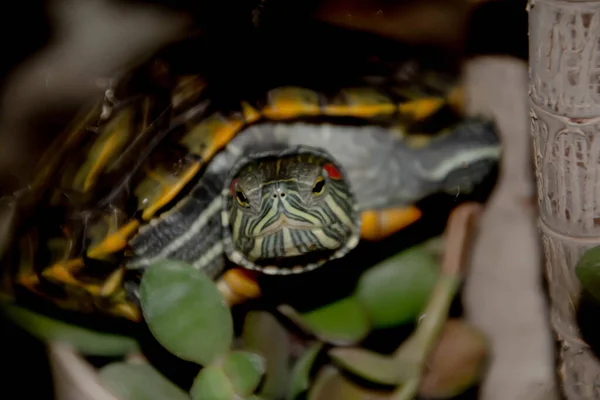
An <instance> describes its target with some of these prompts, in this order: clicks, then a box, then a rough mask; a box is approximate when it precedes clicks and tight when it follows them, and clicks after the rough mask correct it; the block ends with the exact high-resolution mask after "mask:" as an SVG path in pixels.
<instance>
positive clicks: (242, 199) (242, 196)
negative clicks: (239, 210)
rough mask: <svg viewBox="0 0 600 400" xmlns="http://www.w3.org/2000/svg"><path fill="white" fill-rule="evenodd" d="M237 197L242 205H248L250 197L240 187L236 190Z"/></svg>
mask: <svg viewBox="0 0 600 400" xmlns="http://www.w3.org/2000/svg"><path fill="white" fill-rule="evenodd" d="M235 198H236V200H237V202H238V204H239V205H240V206H242V207H248V198H247V197H246V195H245V194H244V192H242V191H241V190H240V189H238V190H237V191H236V193H235Z"/></svg>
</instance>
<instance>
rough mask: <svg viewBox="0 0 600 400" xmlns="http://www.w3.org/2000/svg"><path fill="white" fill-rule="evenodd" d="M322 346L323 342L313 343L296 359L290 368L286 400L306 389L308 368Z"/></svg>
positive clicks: (295, 396)
mask: <svg viewBox="0 0 600 400" xmlns="http://www.w3.org/2000/svg"><path fill="white" fill-rule="evenodd" d="M322 347H323V343H320V342H315V343H313V344H312V345H311V346H310V347H309V348H308V349H307V350H306V351H305V352H304V354H302V356H301V357H300V358H299V359H298V360H297V361H296V364H294V368H293V369H292V380H291V384H290V387H289V391H288V394H287V397H286V400H295V399H296V398H297V397H298V396H299V395H300V394H302V393H303V392H304V391H306V390H308V387H309V386H310V370H311V368H312V366H313V363H314V362H315V360H316V358H317V355H318V354H319V352H320V351H321V348H322Z"/></svg>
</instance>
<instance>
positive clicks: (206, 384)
mask: <svg viewBox="0 0 600 400" xmlns="http://www.w3.org/2000/svg"><path fill="white" fill-rule="evenodd" d="M190 394H191V395H192V399H194V400H208V399H211V400H237V396H236V394H235V391H234V390H233V386H232V385H231V383H230V382H229V379H228V378H227V375H225V372H224V371H223V369H221V368H220V367H219V366H217V365H214V366H213V365H211V366H208V367H205V368H203V369H202V370H201V371H200V373H199V374H198V376H197V377H196V380H195V381H194V384H193V385H192V389H191V390H190Z"/></svg>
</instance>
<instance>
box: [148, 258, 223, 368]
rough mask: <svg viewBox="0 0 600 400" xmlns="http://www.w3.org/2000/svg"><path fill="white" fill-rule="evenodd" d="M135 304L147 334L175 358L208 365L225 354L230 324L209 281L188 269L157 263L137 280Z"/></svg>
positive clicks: (219, 294) (201, 274) (178, 264)
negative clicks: (137, 299)
mask: <svg viewBox="0 0 600 400" xmlns="http://www.w3.org/2000/svg"><path fill="white" fill-rule="evenodd" d="M140 300H141V305H142V312H143V314H144V318H145V319H146V322H147V323H148V326H149V328H150V330H151V331H152V334H153V335H154V336H155V337H156V339H157V340H158V341H159V342H160V343H161V344H162V345H163V346H164V347H165V348H166V349H167V350H169V351H170V352H171V353H173V354H175V355H176V356H178V357H180V358H182V359H184V360H188V361H193V362H196V363H199V364H201V365H208V364H210V363H211V362H213V361H214V360H215V359H216V358H218V357H221V356H223V355H224V354H225V353H226V352H228V351H229V349H230V347H231V344H232V340H233V320H232V317H231V312H230V310H229V308H228V307H227V304H226V303H225V301H224V299H223V297H222V295H221V293H220V292H219V290H218V289H217V287H216V285H215V284H214V283H213V282H212V281H211V279H210V278H209V277H208V276H207V275H205V274H203V273H201V272H200V271H197V270H195V269H194V268H193V267H192V266H191V265H189V264H186V263H182V262H178V261H169V260H166V261H161V262H158V263H156V264H153V265H151V266H150V267H149V268H148V269H147V270H146V272H145V273H144V275H143V277H142V282H141V286H140Z"/></svg>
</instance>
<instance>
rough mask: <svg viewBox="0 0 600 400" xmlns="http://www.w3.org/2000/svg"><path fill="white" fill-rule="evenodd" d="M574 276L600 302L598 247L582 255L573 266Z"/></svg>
mask: <svg viewBox="0 0 600 400" xmlns="http://www.w3.org/2000/svg"><path fill="white" fill-rule="evenodd" d="M575 274H576V275H577V278H578V279H579V282H580V283H581V286H583V287H584V288H585V290H587V291H588V292H589V293H590V294H591V295H592V296H594V297H595V298H596V299H597V300H599V301H600V246H597V247H593V248H591V249H589V250H587V251H586V252H585V253H584V254H583V257H581V259H580V260H579V262H578V263H577V265H576V266H575Z"/></svg>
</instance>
